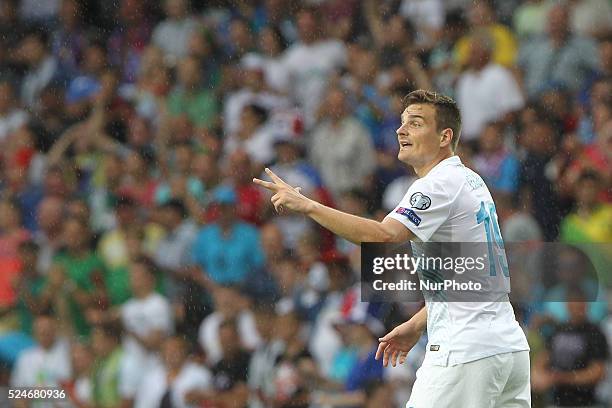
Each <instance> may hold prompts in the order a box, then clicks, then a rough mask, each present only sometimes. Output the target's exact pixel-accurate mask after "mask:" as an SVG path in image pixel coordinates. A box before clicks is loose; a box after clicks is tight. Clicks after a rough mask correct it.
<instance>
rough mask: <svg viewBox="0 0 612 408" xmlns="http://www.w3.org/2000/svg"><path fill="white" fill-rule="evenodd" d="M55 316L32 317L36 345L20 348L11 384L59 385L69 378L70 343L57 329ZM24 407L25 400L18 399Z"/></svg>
mask: <svg viewBox="0 0 612 408" xmlns="http://www.w3.org/2000/svg"><path fill="white" fill-rule="evenodd" d="M56 326H57V324H56V322H55V321H54V318H53V317H52V316H49V315H38V316H37V317H36V318H35V320H34V339H35V340H36V346H34V347H32V348H30V349H27V350H25V351H23V352H22V353H21V354H20V355H19V358H18V359H17V363H16V364H15V366H14V367H13V372H12V374H11V380H10V385H11V387H12V388H17V387H55V388H59V387H60V386H61V384H63V382H64V381H66V380H68V379H69V378H70V370H71V367H70V346H69V343H68V341H67V339H65V338H63V337H61V334H60V333H58V331H57V329H56ZM21 402H23V403H24V404H23V405H22V406H24V407H27V406H28V404H27V403H26V401H21Z"/></svg>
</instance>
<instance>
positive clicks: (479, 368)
mask: <svg viewBox="0 0 612 408" xmlns="http://www.w3.org/2000/svg"><path fill="white" fill-rule="evenodd" d="M460 131H461V115H460V112H459V109H458V107H457V105H456V103H455V102H454V101H453V100H452V99H451V98H449V97H447V96H443V95H440V94H437V93H435V92H430V91H424V90H417V91H414V92H411V93H410V94H408V96H407V97H406V109H405V110H404V112H403V113H402V116H401V126H400V127H399V129H397V135H398V142H399V145H400V150H399V153H398V159H399V160H400V161H402V162H403V163H405V164H407V165H410V166H412V167H413V168H414V171H415V173H416V175H417V176H418V177H419V178H418V180H417V181H415V182H414V183H413V184H412V186H410V188H409V189H408V191H407V192H406V194H405V196H404V198H403V199H402V200H401V202H400V203H399V205H398V206H397V207H396V209H395V210H394V211H392V212H391V213H390V214H389V215H388V216H387V217H386V218H385V219H384V220H383V221H382V222H379V221H376V220H369V219H366V218H362V217H357V216H354V215H351V214H347V213H343V212H341V211H338V210H335V209H333V208H330V207H326V206H324V205H322V204H320V203H318V202H316V201H314V200H312V199H309V198H307V197H305V196H304V195H302V194H301V193H300V191H299V188H294V187H292V186H290V185H289V184H287V183H285V182H284V181H283V180H282V179H280V178H279V177H278V176H276V174H274V173H273V172H272V171H270V170H269V169H267V170H266V172H267V173H268V175H269V177H271V178H272V182H268V181H264V180H260V179H253V181H254V182H255V183H256V184H258V185H261V186H263V187H265V188H267V189H269V190H271V191H272V192H273V193H274V195H273V196H272V198H271V201H272V204H273V205H274V207H275V209H276V210H277V211H284V210H285V209H287V210H292V211H297V212H300V213H303V214H305V215H308V216H309V217H310V218H312V219H313V220H314V221H316V222H318V223H319V224H321V225H322V226H323V227H325V228H328V229H329V230H331V231H332V232H334V233H336V234H338V235H340V236H342V237H344V238H346V239H348V240H350V241H352V242H354V243H357V244H360V243H362V242H395V243H403V242H407V241H412V242H413V243H417V242H419V241H422V242H428V241H429V242H488V241H489V240H488V239H487V237H488V236H494V237H496V238H499V240H500V241H501V234H500V233H499V229H498V228H497V226H498V223H497V214H496V212H495V206H494V204H493V199H492V198H491V194H490V193H489V190H488V189H487V187H486V185H485V184H484V182H483V181H482V178H481V177H480V176H478V175H477V174H476V173H474V172H473V171H472V170H470V169H468V168H466V167H465V166H464V165H463V163H461V160H460V159H459V157H458V156H455V150H456V147H457V143H458V141H459V137H460ZM483 219H486V220H487V222H483ZM478 221H480V223H479V222H478ZM491 229H493V232H491ZM491 245H493V247H494V248H495V250H496V253H497V255H499V257H497V256H496V257H490V258H489V259H495V261H498V258H501V257H502V255H503V259H505V253H504V252H503V243H501V242H498V241H497V240H496V242H495V243H491ZM503 265H504V264H503V263H502V262H501V260H500V261H499V263H498V262H495V266H496V267H498V268H502V269H503ZM493 267H494V263H491V265H490V266H489V270H492V268H493ZM504 272H505V271H504ZM497 276H498V279H499V280H502V281H504V283H506V284H507V285H505V288H509V283H508V282H506V281H509V277H508V278H506V274H505V273H503V274H502V273H499V274H498V275H497ZM419 278H421V279H422V277H421V276H419ZM508 290H509V289H506V291H505V292H504V293H502V294H501V295H500V297H499V299H497V300H498V301H478V302H444V301H432V300H431V299H430V298H428V297H427V296H426V298H425V299H426V306H425V307H424V308H423V309H421V310H420V311H419V312H417V313H416V314H415V315H414V316H413V317H412V318H411V319H410V320H408V321H407V322H404V323H402V324H401V325H399V326H397V327H396V328H394V329H393V330H392V331H391V332H389V333H388V334H387V335H385V336H384V337H382V338H380V339H379V341H380V344H379V347H378V350H377V353H376V357H377V358H380V357H382V358H383V365H384V366H387V365H388V363H389V361H391V364H392V365H394V366H395V365H396V364H397V362H398V361H399V363H400V364H401V363H403V362H404V361H405V360H406V357H407V355H408V352H409V351H410V350H411V349H412V348H413V347H414V345H415V344H416V343H417V342H418V340H419V339H420V337H421V335H422V333H423V331H424V329H425V327H427V334H428V344H427V351H426V355H425V360H424V362H423V365H422V366H421V368H419V370H418V372H417V379H416V381H415V384H414V387H413V390H412V393H411V396H410V400H409V401H408V403H407V407H419V408H427V407H432V408H433V407H451V406H458V407H482V406H487V407H511V406H512V407H530V406H531V395H530V377H529V365H530V364H529V352H528V350H529V345H528V344H527V340H526V338H525V335H524V333H523V331H522V329H521V327H520V326H519V324H518V322H517V321H516V319H515V317H514V311H513V310H512V306H511V305H510V303H509V301H508V297H507V291H508Z"/></svg>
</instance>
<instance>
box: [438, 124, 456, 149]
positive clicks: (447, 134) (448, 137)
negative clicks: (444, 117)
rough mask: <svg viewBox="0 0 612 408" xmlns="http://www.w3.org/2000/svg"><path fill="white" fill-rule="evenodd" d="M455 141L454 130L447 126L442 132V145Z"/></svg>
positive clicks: (445, 145)
mask: <svg viewBox="0 0 612 408" xmlns="http://www.w3.org/2000/svg"><path fill="white" fill-rule="evenodd" d="M452 141H453V130H452V129H451V128H446V129H444V130H443V131H442V133H440V147H447V146H449V145H450V144H451V142H452Z"/></svg>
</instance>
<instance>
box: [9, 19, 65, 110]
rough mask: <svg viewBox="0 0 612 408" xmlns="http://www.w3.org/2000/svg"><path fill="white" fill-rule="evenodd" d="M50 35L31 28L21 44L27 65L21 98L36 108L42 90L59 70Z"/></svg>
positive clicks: (23, 57) (21, 51)
mask: <svg viewBox="0 0 612 408" xmlns="http://www.w3.org/2000/svg"><path fill="white" fill-rule="evenodd" d="M48 40H49V39H48V35H47V34H46V33H45V32H44V31H42V30H36V29H33V30H31V31H30V32H29V33H28V34H27V35H26V36H25V38H24V39H23V40H22V41H21V44H20V49H19V53H20V57H21V59H22V61H23V63H24V64H25V65H26V66H27V71H26V74H25V78H24V79H23V81H22V84H21V99H22V101H23V102H24V103H25V104H26V105H27V106H29V107H30V108H31V109H34V110H35V109H36V107H37V106H38V103H39V100H38V97H39V95H40V92H41V91H42V90H43V89H44V88H45V86H47V85H48V84H49V83H50V82H51V81H52V80H53V79H54V78H56V77H57V76H58V75H59V74H60V72H59V69H58V68H59V65H58V61H57V59H55V57H53V55H52V54H51V52H50V49H49V44H48Z"/></svg>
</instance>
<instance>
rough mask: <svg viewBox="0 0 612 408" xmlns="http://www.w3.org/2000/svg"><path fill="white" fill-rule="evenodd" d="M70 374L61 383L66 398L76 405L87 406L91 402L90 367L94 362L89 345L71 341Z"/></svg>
mask: <svg viewBox="0 0 612 408" xmlns="http://www.w3.org/2000/svg"><path fill="white" fill-rule="evenodd" d="M70 351H71V353H70V354H71V364H72V376H71V378H70V380H69V381H67V382H66V383H64V384H62V389H64V390H65V391H66V394H67V397H68V399H69V400H70V401H71V402H72V403H73V404H74V405H76V406H88V405H89V404H91V403H92V383H91V376H92V369H93V364H94V355H93V350H92V349H91V347H90V345H88V344H84V343H73V344H72V347H71V350H70Z"/></svg>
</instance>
